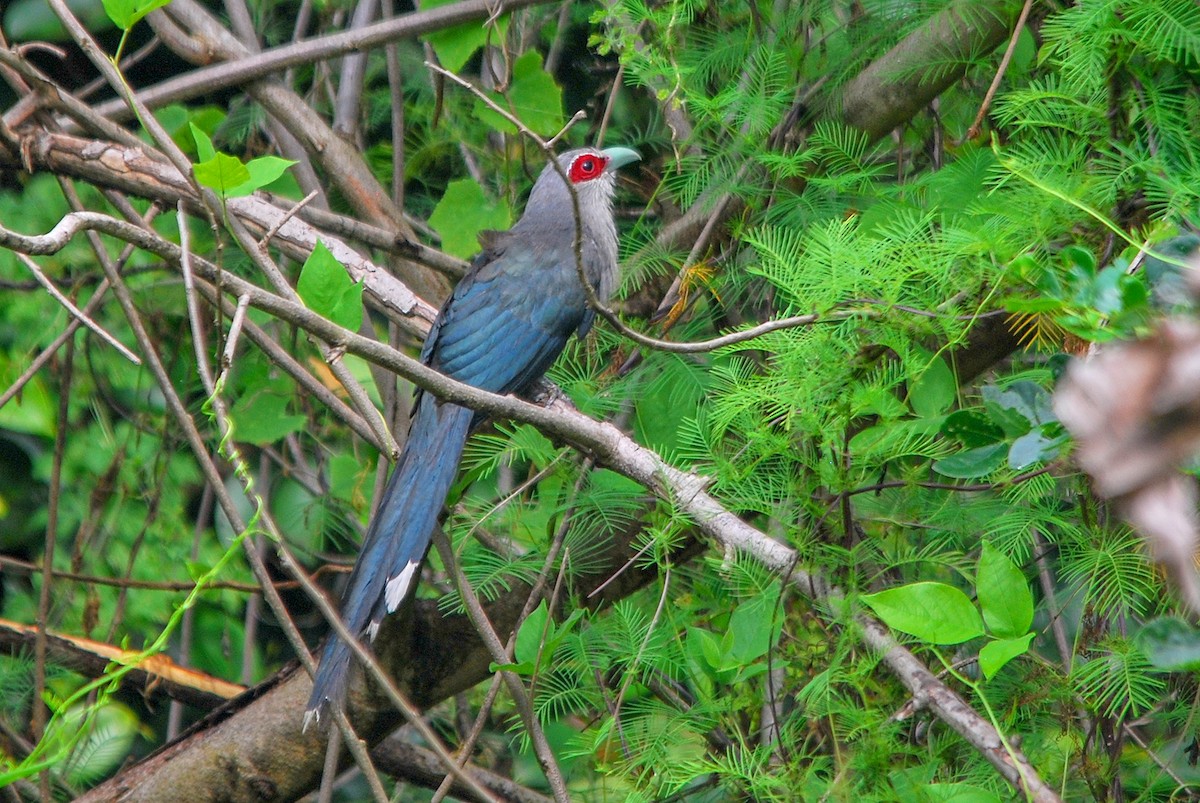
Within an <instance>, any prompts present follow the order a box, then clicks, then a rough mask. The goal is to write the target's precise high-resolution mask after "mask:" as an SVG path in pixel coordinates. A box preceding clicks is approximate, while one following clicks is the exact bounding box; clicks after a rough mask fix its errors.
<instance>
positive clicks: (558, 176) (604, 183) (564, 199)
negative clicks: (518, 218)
mask: <svg viewBox="0 0 1200 803" xmlns="http://www.w3.org/2000/svg"><path fill="white" fill-rule="evenodd" d="M641 158H642V157H641V155H640V154H638V152H637V151H635V150H632V149H630V148H605V149H603V150H601V149H599V148H576V149H575V150H571V151H567V152H566V153H563V154H560V155H559V156H557V157H556V158H555V161H556V162H557V163H558V166H557V168H556V167H555V165H554V164H547V165H546V167H545V168H544V169H543V170H542V174H541V175H540V176H539V177H538V180H537V183H535V184H534V185H533V191H532V192H531V193H530V194H529V203H528V204H527V207H526V208H527V209H528V208H540V209H558V210H559V211H567V213H568V214H570V211H569V210H571V209H573V205H572V203H571V194H570V193H571V190H569V189H567V184H566V183H564V182H563V176H566V179H567V182H568V183H569V184H570V187H571V188H572V189H573V190H574V191H575V194H576V195H577V197H578V198H579V210H580V212H581V213H582V214H584V215H587V214H588V212H589V211H591V210H592V209H593V207H594V206H595V205H599V206H600V207H601V208H603V209H604V210H605V211H607V210H608V208H609V207H610V205H611V202H612V194H613V185H614V183H615V181H616V175H615V174H616V171H617V169H618V168H621V167H623V166H625V165H627V164H630V163H631V162H636V161H637V160H639V159H641ZM563 204H565V205H566V206H565V209H564V207H562V205H563Z"/></svg>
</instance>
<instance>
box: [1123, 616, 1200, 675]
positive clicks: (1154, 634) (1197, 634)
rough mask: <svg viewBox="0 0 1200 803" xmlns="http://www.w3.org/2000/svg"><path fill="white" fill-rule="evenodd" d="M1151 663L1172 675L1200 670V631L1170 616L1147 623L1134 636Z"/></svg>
mask: <svg viewBox="0 0 1200 803" xmlns="http://www.w3.org/2000/svg"><path fill="white" fill-rule="evenodd" d="M1134 641H1135V642H1136V643H1137V645H1138V647H1140V648H1141V650H1142V652H1143V653H1145V654H1146V658H1147V660H1149V661H1150V663H1151V664H1153V665H1154V666H1156V667H1158V668H1159V669H1165V670H1167V671H1168V672H1194V671H1196V670H1198V669H1200V631H1198V630H1197V629H1196V628H1194V627H1192V626H1191V625H1190V624H1188V623H1187V622H1185V621H1184V620H1182V619H1176V618H1174V617H1170V616H1164V617H1160V618H1158V619H1154V620H1152V621H1150V622H1147V623H1146V625H1145V626H1144V627H1142V628H1141V630H1139V631H1138V632H1137V634H1136V635H1135V636H1134Z"/></svg>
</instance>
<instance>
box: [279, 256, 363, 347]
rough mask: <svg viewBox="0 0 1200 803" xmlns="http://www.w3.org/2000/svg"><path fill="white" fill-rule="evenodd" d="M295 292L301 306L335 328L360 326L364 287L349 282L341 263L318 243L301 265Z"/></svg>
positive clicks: (355, 327)
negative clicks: (302, 302) (327, 321)
mask: <svg viewBox="0 0 1200 803" xmlns="http://www.w3.org/2000/svg"><path fill="white" fill-rule="evenodd" d="M296 292H298V293H299V294H300V298H301V300H303V301H304V306H306V307H308V308H309V309H311V310H312V311H313V312H316V313H319V314H321V315H324V316H325V317H326V318H328V319H329V320H331V321H333V322H334V323H336V324H337V325H339V326H342V327H345V328H346V329H350V330H351V331H358V328H359V327H360V326H362V316H363V307H362V293H363V286H362V284H361V283H355V282H354V280H353V279H351V278H350V276H349V275H348V274H347V273H346V269H345V268H344V267H342V263H340V262H338V261H337V259H335V258H334V256H333V254H331V253H329V249H328V248H326V247H325V245H324V244H323V243H321V242H320V241H318V242H317V246H316V248H314V249H313V251H312V253H311V254H309V257H308V259H306V260H305V261H304V267H303V268H301V270H300V279H299V281H297V282H296Z"/></svg>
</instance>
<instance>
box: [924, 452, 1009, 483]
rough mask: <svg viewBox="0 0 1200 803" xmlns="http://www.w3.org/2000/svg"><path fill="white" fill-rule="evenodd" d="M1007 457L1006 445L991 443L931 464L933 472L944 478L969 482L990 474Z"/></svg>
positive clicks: (1002, 463)
mask: <svg viewBox="0 0 1200 803" xmlns="http://www.w3.org/2000/svg"><path fill="white" fill-rule="evenodd" d="M1007 457H1008V444H1006V443H993V444H991V445H989V446H978V447H976V448H974V449H968V450H966V451H965V452H959V453H958V454H953V455H950V456H949V457H946V458H943V459H942V460H938V461H936V462H935V463H934V464H933V470H934V471H936V472H937V473H939V474H941V475H942V476H944V477H953V478H955V479H958V480H971V479H976V478H978V477H986V476H987V475H988V474H991V473H992V472H993V471H995V470H996V469H998V468H1000V467H1001V466H1002V465H1004V461H1005V459H1006V458H1007Z"/></svg>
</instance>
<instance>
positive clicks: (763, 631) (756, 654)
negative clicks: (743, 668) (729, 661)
mask: <svg viewBox="0 0 1200 803" xmlns="http://www.w3.org/2000/svg"><path fill="white" fill-rule="evenodd" d="M778 601H779V586H778V584H775V583H772V584H771V585H770V586H769V587H768V589H767V591H766V592H765V593H762V594H759V595H757V596H754V597H751V598H750V599H748V600H746V601H744V602H742V603H741V604H740V605H738V606H737V608H735V609H734V611H733V613H732V614H731V615H730V617H729V633H730V634H731V635H732V637H733V638H732V644H731V647H730V650H729V654H730V656H731V657H732V658H733V659H734V661H736V662H737V663H739V664H743V665H745V664H750V663H752V662H753V661H756V660H757V659H759V658H761V657H762V656H764V655H766V654H767V651H768V650H769V649H771V644H772V643H774V641H775V638H776V637H777V636H778V634H779V629H780V626H781V624H782V622H780V621H777V620H778V619H779V616H778V612H777V611H776V610H775V605H776V603H778Z"/></svg>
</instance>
